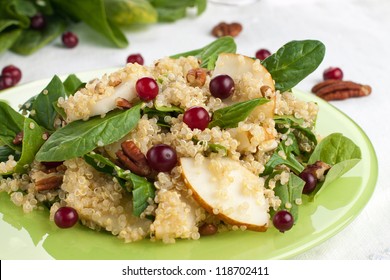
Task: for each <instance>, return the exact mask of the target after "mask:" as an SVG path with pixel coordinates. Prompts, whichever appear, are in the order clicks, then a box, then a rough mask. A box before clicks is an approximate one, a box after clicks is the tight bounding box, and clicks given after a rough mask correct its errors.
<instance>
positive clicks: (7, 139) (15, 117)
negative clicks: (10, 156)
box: [0, 101, 25, 151]
mask: <svg viewBox="0 0 390 280" xmlns="http://www.w3.org/2000/svg"><path fill="white" fill-rule="evenodd" d="M0 119H1V122H0V141H1V143H2V144H5V145H7V146H8V147H10V148H12V149H13V150H16V151H21V147H20V146H17V145H14V144H13V143H12V141H13V140H14V138H15V136H16V134H18V133H19V132H21V131H23V123H24V119H25V118H24V117H23V116H22V115H21V114H19V113H18V112H16V111H15V110H14V109H12V108H11V106H9V105H8V104H7V103H5V102H4V101H0Z"/></svg>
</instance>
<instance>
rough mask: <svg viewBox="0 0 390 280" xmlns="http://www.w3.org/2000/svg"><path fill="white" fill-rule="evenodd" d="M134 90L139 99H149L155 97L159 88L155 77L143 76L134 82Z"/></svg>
mask: <svg viewBox="0 0 390 280" xmlns="http://www.w3.org/2000/svg"><path fill="white" fill-rule="evenodd" d="M135 90H136V91H137V94H138V97H139V98H140V99H141V100H143V101H150V100H153V99H154V98H156V96H157V94H158V90H159V89H158V85H157V82H156V80H155V79H153V78H149V77H143V78H141V79H139V80H138V81H137V82H136V83H135Z"/></svg>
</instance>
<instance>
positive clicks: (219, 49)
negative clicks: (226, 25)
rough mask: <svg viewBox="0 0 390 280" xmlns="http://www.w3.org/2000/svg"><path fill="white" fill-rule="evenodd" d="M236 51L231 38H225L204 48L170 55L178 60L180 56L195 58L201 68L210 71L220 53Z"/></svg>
mask: <svg viewBox="0 0 390 280" xmlns="http://www.w3.org/2000/svg"><path fill="white" fill-rule="evenodd" d="M236 50H237V46H236V43H235V42H234V39H233V38H232V37H229V36H226V37H221V38H218V39H217V40H215V41H213V42H212V43H210V44H208V45H207V46H204V47H203V48H200V49H196V50H192V51H188V52H184V53H179V54H175V55H172V56H171V57H172V58H179V57H181V56H184V57H187V56H195V57H197V58H199V59H200V60H201V62H202V63H201V65H200V66H201V67H206V68H207V69H209V70H211V69H214V67H215V62H216V61H217V58H218V55H219V54H220V53H235V52H236Z"/></svg>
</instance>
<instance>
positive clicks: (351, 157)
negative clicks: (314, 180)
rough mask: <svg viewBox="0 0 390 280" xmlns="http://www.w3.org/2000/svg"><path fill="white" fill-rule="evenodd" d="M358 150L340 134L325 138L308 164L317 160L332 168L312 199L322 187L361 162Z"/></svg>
mask: <svg viewBox="0 0 390 280" xmlns="http://www.w3.org/2000/svg"><path fill="white" fill-rule="evenodd" d="M361 158H362V156H361V151H360V148H359V147H358V146H357V145H356V144H355V143H354V142H353V141H352V140H350V139H349V138H347V137H345V136H343V135H342V134H341V133H333V134H330V135H329V136H327V137H325V138H324V139H323V140H322V141H321V142H320V143H319V144H318V145H317V147H316V148H315V150H314V152H313V153H312V155H311V156H310V159H309V164H312V163H314V162H316V161H317V160H320V161H323V162H325V163H327V164H329V165H331V166H332V167H331V168H330V170H329V171H328V173H327V174H326V176H325V180H324V181H323V182H320V183H319V185H318V186H317V188H316V190H315V192H314V193H312V194H311V196H312V197H316V196H317V195H318V194H319V193H320V192H321V190H323V189H324V187H326V186H328V185H330V184H331V183H332V182H334V181H335V180H337V179H338V178H340V177H341V176H343V175H344V174H345V173H346V172H347V171H349V170H350V169H352V168H353V167H354V166H355V165H356V164H357V163H358V162H359V161H360V160H361Z"/></svg>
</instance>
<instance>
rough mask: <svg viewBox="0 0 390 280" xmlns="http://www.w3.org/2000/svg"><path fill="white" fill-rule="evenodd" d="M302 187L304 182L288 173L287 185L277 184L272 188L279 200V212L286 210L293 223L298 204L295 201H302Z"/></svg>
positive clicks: (295, 220)
mask: <svg viewBox="0 0 390 280" xmlns="http://www.w3.org/2000/svg"><path fill="white" fill-rule="evenodd" d="M304 186H305V181H303V180H302V179H301V178H299V177H298V176H297V175H295V174H294V173H290V178H289V180H288V183H287V185H282V184H280V182H278V184H277V185H276V187H275V188H274V192H275V195H276V196H278V197H279V198H280V200H281V204H280V208H279V210H282V209H285V210H288V211H289V212H290V214H291V215H292V216H293V218H294V223H296V222H297V220H298V209H299V204H297V201H299V200H301V199H302V190H303V187H304ZM287 206H289V207H287Z"/></svg>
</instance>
